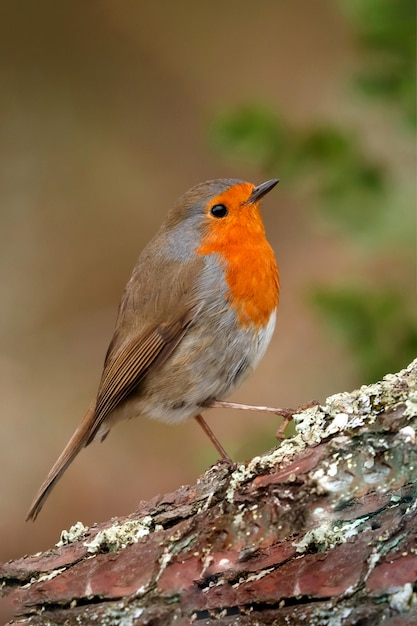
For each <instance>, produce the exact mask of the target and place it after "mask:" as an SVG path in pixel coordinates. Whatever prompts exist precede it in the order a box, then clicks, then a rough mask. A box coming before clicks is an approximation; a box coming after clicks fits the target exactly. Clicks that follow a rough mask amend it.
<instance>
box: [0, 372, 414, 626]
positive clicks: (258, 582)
mask: <svg viewBox="0 0 417 626" xmlns="http://www.w3.org/2000/svg"><path fill="white" fill-rule="evenodd" d="M294 420H295V425H296V435H295V436H294V437H292V438H291V439H287V440H286V441H284V442H283V443H282V444H281V445H280V446H279V447H277V448H276V449H274V450H271V451H269V452H267V453H266V454H264V455H263V456H260V457H255V458H253V459H252V460H251V461H249V462H248V463H245V464H239V465H237V466H228V465H226V464H224V463H220V462H219V463H218V464H216V465H214V466H213V467H211V468H209V469H208V470H207V472H206V473H205V474H204V475H203V476H201V478H200V479H199V481H198V482H197V484H196V485H194V486H192V487H190V486H184V487H181V488H180V489H178V490H177V491H176V492H174V493H171V494H167V495H164V496H158V497H156V498H154V499H153V500H151V501H150V502H142V503H141V504H140V506H139V509H138V510H137V511H136V512H135V513H134V514H132V515H130V516H129V517H125V518H115V519H112V520H110V521H109V522H106V523H104V524H97V525H94V526H92V527H90V528H87V527H84V526H83V525H82V524H81V523H78V524H76V525H75V526H73V527H72V528H71V529H70V530H69V531H63V532H62V535H61V539H60V541H59V542H58V544H57V545H56V547H54V548H53V549H51V550H48V551H47V552H45V553H43V554H36V555H34V556H27V557H24V558H21V559H18V560H16V561H11V562H8V563H5V564H3V565H2V566H1V567H0V580H1V581H2V587H1V593H2V594H3V595H4V594H6V593H10V594H12V598H13V601H14V605H15V607H16V617H15V619H14V621H12V622H10V624H13V625H17V624H21V625H22V624H24V625H27V626H35V625H36V626H46V625H47V624H48V625H49V624H54V625H57V626H59V625H68V626H69V625H72V624H74V625H75V624H77V625H87V624H102V625H116V624H121V625H125V626H139V625H142V624H143V625H149V626H150V625H152V626H165V625H169V624H179V625H180V624H184V625H186V624H196V625H200V624H201V625H204V626H210V625H211V624H224V625H225V626H228V625H232V624H233V625H237V626H239V625H248V626H250V625H255V624H257V625H260V626H261V625H265V626H267V625H276V626H280V625H284V624H285V625H286V626H288V625H290V626H291V625H299V624H317V625H319V624H323V625H324V624H332V625H335V626H339V625H340V626H342V625H354V624H356V625H359V624H360V625H361V626H371V625H375V626H376V625H379V624H384V625H391V626H401V625H403V624H404V625H405V624H414V623H417V601H416V578H417V540H416V537H417V532H416V531H417V490H416V484H417V444H416V433H415V430H416V422H417V360H416V361H414V362H413V363H411V364H410V366H409V367H408V368H407V369H405V370H403V371H401V372H399V373H398V374H393V375H388V376H386V377H385V378H384V379H383V380H382V381H381V382H378V383H376V384H373V385H369V386H363V387H362V388H361V389H359V390H356V391H353V392H352V393H347V392H345V393H339V394H337V395H334V396H332V397H330V398H328V399H327V400H326V402H325V403H324V404H323V405H322V406H315V407H312V408H309V409H306V410H304V411H303V412H300V413H298V414H297V415H295V416H294Z"/></svg>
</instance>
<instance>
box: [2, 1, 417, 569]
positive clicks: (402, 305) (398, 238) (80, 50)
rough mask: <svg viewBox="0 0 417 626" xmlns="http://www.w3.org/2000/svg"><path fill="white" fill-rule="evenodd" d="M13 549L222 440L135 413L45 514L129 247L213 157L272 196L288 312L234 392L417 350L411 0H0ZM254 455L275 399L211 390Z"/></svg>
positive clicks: (210, 457)
mask: <svg viewBox="0 0 417 626" xmlns="http://www.w3.org/2000/svg"><path fill="white" fill-rule="evenodd" d="M0 13H1V15H0V51H1V52H0V77H1V83H0V84H1V88H0V255H1V264H0V280H1V291H2V297H1V307H0V386H1V405H0V406H1V420H2V436H1V438H0V458H1V469H2V471H1V473H0V524H1V539H2V540H1V542H0V560H6V559H9V558H16V557H18V556H21V555H23V554H24V553H33V552H36V551H38V550H42V549H45V548H47V547H50V546H52V545H53V544H54V543H55V542H56V541H57V540H58V538H59V533H60V530H61V529H62V528H68V527H69V526H71V525H72V524H73V523H75V522H76V521H77V520H81V521H82V522H83V523H85V524H91V523H93V522H94V521H103V520H106V519H108V518H109V517H111V516H115V515H123V514H129V513H130V512H133V511H134V510H135V508H136V506H137V504H138V502H139V501H140V500H143V499H149V498H151V497H152V496H154V495H155V494H157V493H165V492H169V491H172V490H175V489H176V488H177V487H178V486H179V485H181V484H183V483H193V482H195V480H196V479H197V477H198V476H199V474H200V473H201V472H203V471H204V469H205V468H206V467H207V466H208V465H209V464H211V463H212V462H214V461H215V460H216V454H215V451H214V449H212V448H211V447H210V444H209V442H208V440H206V438H205V437H204V435H203V433H202V432H200V429H199V428H198V427H197V425H196V424H194V423H193V421H190V422H188V423H185V424H183V425H180V426H177V427H169V426H166V425H164V424H159V423H155V422H151V421H147V420H145V419H138V420H136V421H132V422H129V423H122V424H120V425H118V427H117V428H116V429H114V430H113V431H112V432H111V435H110V436H109V438H108V439H107V440H106V442H105V443H104V444H102V445H98V444H95V445H92V446H90V447H89V448H88V449H87V450H84V451H83V452H82V453H81V454H80V456H79V457H78V458H77V460H76V462H75V463H74V464H73V465H72V466H71V468H70V469H69V471H68V472H67V473H66V474H65V476H64V478H63V479H62V480H61V482H60V483H59V486H58V487H57V488H56V490H55V491H54V492H53V494H52V496H51V497H50V499H49V500H48V502H47V504H46V506H45V509H44V510H43V511H42V514H41V516H40V518H39V519H38V521H37V522H36V523H35V524H25V523H24V521H23V520H24V517H25V514H26V511H27V509H28V506H29V504H30V502H31V500H32V497H33V495H34V493H35V491H36V490H37V488H38V487H39V485H40V483H41V482H42V480H43V479H44V477H45V475H46V473H47V471H48V470H49V468H50V466H51V465H52V463H53V462H54V461H55V459H56V457H57V456H58V454H59V453H60V452H61V450H62V448H63V446H64V445H65V443H66V442H67V440H68V438H69V436H70V435H71V434H72V432H73V430H74V429H75V427H76V426H77V425H78V423H79V421H80V419H81V418H82V417H83V415H84V412H85V410H86V408H87V407H88V405H89V403H90V401H91V399H92V398H93V397H94V395H95V393H96V390H97V385H98V381H99V378H100V375H101V368H102V363H103V359H104V355H105V352H106V349H107V345H108V342H109V340H110V338H111V334H112V330H113V325H114V321H115V316H116V312H117V307H118V303H119V299H120V296H121V293H122V291H123V289H124V285H125V283H126V281H127V279H128V278H129V275H130V272H131V269H132V267H133V265H134V263H135V261H136V258H137V256H138V254H139V252H140V250H141V249H142V247H143V246H144V245H145V244H146V242H147V241H148V240H149V238H150V237H151V236H152V235H153V233H154V232H155V231H156V229H157V228H158V227H159V225H160V223H161V221H162V220H163V218H164V215H165V213H166V211H167V210H168V208H169V207H170V206H171V205H172V203H173V202H174V201H175V199H176V198H177V197H178V196H179V195H181V194H182V193H183V192H184V191H185V190H186V189H188V188H189V187H191V186H192V185H194V184H196V183H198V182H200V181H202V180H206V179H209V178H217V177H236V178H243V179H247V180H250V181H252V182H254V183H255V184H259V183H260V182H263V181H264V180H266V179H267V178H271V177H273V176H277V177H279V178H280V180H281V182H280V184H279V186H278V187H277V189H276V190H274V193H273V194H271V195H270V196H268V198H267V199H266V200H265V202H264V204H263V214H264V219H265V224H266V229H267V234H268V237H269V240H270V242H271V244H272V246H273V248H274V250H275V251H276V256H277V259H278V262H279V265H280V270H281V289H282V292H281V305H280V310H279V315H278V322H277V330H276V333H275V336H274V338H273V341H272V344H271V346H270V348H269V350H268V353H267V356H266V357H265V359H264V360H263V362H262V364H261V365H260V366H259V368H258V370H257V372H256V374H255V375H254V376H253V377H252V379H250V380H249V381H248V382H247V383H246V384H245V386H244V387H242V388H241V389H240V390H239V391H238V392H237V393H235V394H234V397H233V399H234V400H236V401H241V402H248V403H256V404H267V405H275V406H298V405H300V404H303V403H305V402H308V401H309V400H312V399H316V400H319V401H324V400H325V398H326V396H327V395H330V394H332V393H336V392H338V391H342V390H349V389H352V388H354V387H355V386H357V385H359V384H361V383H369V382H372V381H374V380H377V379H378V378H379V377H380V376H382V375H384V374H385V373H387V372H389V371H395V370H397V369H400V368H401V367H404V366H406V365H407V364H408V362H409V361H410V360H411V358H413V357H414V356H416V355H417V326H416V292H415V286H416V276H415V274H416V272H415V267H416V266H415V234H416V230H415V148H414V142H415V105H414V102H415V69H414V62H415V6H414V2H413V1H409V0H397V2H395V3H393V2H392V1H389V0H360V1H351V0H349V1H347V0H346V1H343V0H339V1H335V0H281V1H280V2H276V1H274V0H265V1H264V2H262V3H254V2H252V1H250V0H229V2H227V3H224V2H220V1H219V0H214V1H213V0H212V1H211V2H201V3H196V2H192V1H191V0H177V2H175V3H173V2H168V1H167V0H165V1H163V0H159V1H153V2H148V3H143V2H141V3H139V2H118V3H115V2H111V1H110V0H107V1H106V0H101V1H100V2H98V1H96V0H91V1H90V2H81V0H71V2H69V1H66V0H63V1H61V2H58V3H57V2H54V1H53V0H41V1H39V2H36V3H35V2H26V3H17V2H4V3H2V6H1V9H0ZM206 417H207V419H208V421H209V423H210V425H211V426H212V428H213V430H214V431H215V433H216V434H217V436H218V437H219V439H220V440H221V441H222V443H223V445H224V446H225V448H226V449H227V450H228V451H229V453H230V454H231V455H232V456H233V457H234V458H235V459H237V460H245V459H247V458H250V457H251V456H253V455H254V454H258V453H262V452H264V451H266V450H268V449H269V448H271V447H272V446H274V445H275V443H276V441H275V439H274V433H275V430H276V428H277V427H278V425H279V420H278V418H277V419H274V418H273V417H271V416H264V415H258V414H249V415H246V414H242V413H241V412H232V411H217V410H216V411H212V412H210V413H207V414H206Z"/></svg>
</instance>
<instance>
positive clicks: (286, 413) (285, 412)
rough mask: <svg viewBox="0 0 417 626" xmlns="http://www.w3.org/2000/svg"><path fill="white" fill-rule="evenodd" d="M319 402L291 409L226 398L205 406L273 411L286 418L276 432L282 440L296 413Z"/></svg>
mask: <svg viewBox="0 0 417 626" xmlns="http://www.w3.org/2000/svg"><path fill="white" fill-rule="evenodd" d="M317 404H318V402H317V401H316V400H313V401H312V402H308V403H307V404H303V405H302V406H300V407H298V408H297V409H289V408H282V407H270V406H256V405H253V404H240V403H237V402H227V401H225V400H210V402H207V404H205V405H204V407H205V408H208V409H209V408H210V409H241V410H244V411H259V412H260V413H273V414H274V415H279V416H280V417H283V418H284V421H283V422H282V424H281V426H280V427H279V428H278V430H277V432H276V435H275V436H276V438H277V439H279V440H281V439H284V435H285V430H286V428H287V426H288V424H289V423H290V422H291V421H292V419H293V415H294V413H299V412H300V411H303V410H304V409H309V408H310V407H312V406H316V405H317Z"/></svg>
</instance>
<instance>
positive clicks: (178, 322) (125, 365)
mask: <svg viewBox="0 0 417 626" xmlns="http://www.w3.org/2000/svg"><path fill="white" fill-rule="evenodd" d="M192 318H193V310H192V309H189V310H187V311H185V312H184V313H183V314H182V315H181V316H180V317H179V318H177V319H175V320H174V321H173V322H169V323H167V322H164V323H161V324H159V325H158V326H157V327H156V328H154V329H153V330H152V331H150V332H148V333H147V334H146V335H142V336H139V337H134V338H133V339H130V340H129V341H127V342H126V343H125V344H122V345H121V346H120V347H119V348H118V349H117V350H116V351H114V349H112V346H110V349H109V351H108V354H107V357H106V362H105V365H104V371H103V376H102V378H101V382H100V387H99V391H98V395H97V404H96V408H95V416H94V422H93V423H92V424H91V430H90V433H89V436H88V439H87V441H86V445H88V444H89V443H90V442H91V441H92V440H93V439H94V437H95V436H96V434H97V431H98V430H99V428H100V426H101V425H102V423H103V421H104V420H105V419H106V417H107V416H108V415H109V414H110V413H111V412H112V411H113V409H115V408H116V407H117V406H118V405H119V404H120V403H121V402H122V401H123V400H124V399H125V398H126V397H127V396H128V395H129V394H130V393H131V392H132V391H133V390H134V389H135V387H137V385H138V384H139V383H140V381H141V380H143V378H144V377H145V376H146V375H147V374H148V373H149V371H150V370H152V369H154V368H156V367H159V366H160V365H161V364H162V363H164V361H165V360H166V359H167V358H168V357H169V355H170V354H171V353H172V351H173V350H174V349H175V347H176V346H177V345H178V343H179V342H180V341H181V339H182V337H183V336H184V334H185V332H186V330H187V327H188V325H189V324H190V322H191V320H192Z"/></svg>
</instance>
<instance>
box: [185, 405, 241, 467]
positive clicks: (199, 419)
mask: <svg viewBox="0 0 417 626" xmlns="http://www.w3.org/2000/svg"><path fill="white" fill-rule="evenodd" d="M194 419H195V420H196V422H197V424H199V425H200V426H201V428H202V429H203V430H204V432H205V433H206V435H207V437H208V438H209V439H210V440H211V442H212V443H213V445H214V447H215V448H216V450H217V452H218V453H219V454H220V456H221V457H222V459H223V460H224V461H228V463H233V461H232V459H231V458H230V456H229V455H228V454H227V452H226V450H225V449H224V448H223V446H222V445H221V443H220V441H219V440H218V439H217V437H216V435H215V434H214V433H213V431H212V430H211V428H210V427H209V425H208V424H207V422H206V421H205V420H204V419H203V417H202V416H201V415H194Z"/></svg>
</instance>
